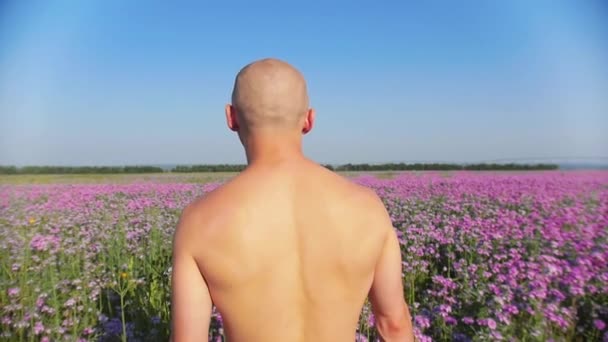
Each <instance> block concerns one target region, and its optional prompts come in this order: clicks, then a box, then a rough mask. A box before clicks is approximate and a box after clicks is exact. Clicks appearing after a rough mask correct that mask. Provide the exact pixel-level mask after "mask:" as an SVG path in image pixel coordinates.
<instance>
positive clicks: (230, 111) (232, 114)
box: [225, 104, 239, 132]
mask: <svg viewBox="0 0 608 342" xmlns="http://www.w3.org/2000/svg"><path fill="white" fill-rule="evenodd" d="M225 109H226V124H228V128H229V129H230V130H231V131H233V132H238V131H239V122H238V119H237V117H236V108H234V106H233V105H231V104H227V105H226V108H225Z"/></svg>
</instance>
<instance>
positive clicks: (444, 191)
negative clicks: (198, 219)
mask: <svg viewBox="0 0 608 342" xmlns="http://www.w3.org/2000/svg"><path fill="white" fill-rule="evenodd" d="M355 181H356V182H358V183H360V184H363V185H366V186H369V187H371V188H373V189H374V190H376V192H377V193H378V194H379V195H380V196H381V197H382V198H383V200H384V202H385V204H386V206H387V209H388V211H389V213H390V215H391V218H392V220H393V224H394V226H395V228H396V229H397V234H398V235H399V237H400V241H401V245H402V254H403V282H404V285H405V294H406V298H407V300H408V303H409V305H410V310H411V312H412V316H413V318H414V326H415V333H416V335H417V337H418V338H419V340H421V341H431V340H438V341H471V340H472V341H495V340H516V341H524V340H525V341H547V340H551V339H553V340H555V341H562V340H564V341H571V340H581V341H602V340H603V341H608V327H607V325H608V172H599V171H597V172H591V171H586V172H557V171H552V172H531V173H466V172H462V173H453V174H450V175H445V174H437V173H423V174H414V173H406V174H403V175H400V176H397V177H395V178H392V179H378V178H374V177H372V176H363V177H359V178H356V179H355ZM216 186H217V184H216V183H209V184H188V183H162V184H161V183H143V182H142V183H138V182H136V183H130V184H81V185H70V184H55V185H1V186H0V340H3V341H5V340H6V341H63V340H66V341H76V340H81V341H121V340H129V341H156V340H158V341H166V340H167V339H168V336H169V320H170V316H169V311H170V288H169V285H170V283H169V279H170V272H171V268H170V266H171V241H172V235H173V231H174V228H175V225H176V223H177V219H178V216H179V214H180V211H181V209H182V208H183V207H184V206H185V205H186V204H187V203H189V202H190V201H191V200H193V199H194V198H195V197H197V196H200V195H202V194H204V193H205V192H207V191H210V190H212V189H213V188H214V187H216ZM213 317H214V318H213V322H212V331H211V333H210V340H213V341H216V340H220V341H221V340H222V329H221V317H220V315H219V313H217V312H215V313H214V316H213ZM373 326H374V318H373V316H372V315H371V313H370V310H369V307H368V306H366V307H364V309H363V312H362V314H361V321H360V327H359V331H358V334H357V340H359V341H367V340H369V341H375V340H376V335H375V331H374V328H373Z"/></svg>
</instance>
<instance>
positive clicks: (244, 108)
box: [171, 59, 414, 342]
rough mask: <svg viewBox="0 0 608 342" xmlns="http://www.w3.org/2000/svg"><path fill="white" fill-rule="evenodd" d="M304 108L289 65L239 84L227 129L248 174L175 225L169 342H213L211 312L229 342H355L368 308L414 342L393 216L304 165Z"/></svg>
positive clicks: (257, 66)
mask: <svg viewBox="0 0 608 342" xmlns="http://www.w3.org/2000/svg"><path fill="white" fill-rule="evenodd" d="M308 102H309V100H308V95H307V89H306V83H305V81H304V77H303V76H302V75H301V73H300V72H299V71H298V70H296V69H295V68H294V67H292V66H291V65H289V64H287V63H285V62H283V61H280V60H276V59H263V60H259V61H256V62H254V63H251V64H249V65H247V66H246V67H245V68H243V69H242V70H241V71H240V72H239V74H238V75H237V78H236V80H235V85H234V90H233V96H232V104H229V105H227V106H226V119H227V124H228V127H229V128H230V129H231V130H232V131H234V132H237V133H238V136H239V138H240V140H241V142H242V144H243V146H244V148H245V152H246V155H247V161H248V166H247V168H246V169H245V170H244V171H243V172H241V173H240V174H239V175H238V176H236V177H234V178H233V179H231V180H229V181H228V182H226V183H225V184H223V185H222V186H221V187H219V188H218V189H216V190H214V191H212V192H210V193H208V194H206V195H204V196H203V197H201V198H199V199H197V200H195V201H194V202H192V203H191V204H190V205H188V206H187V207H186V208H185V209H184V211H183V213H182V215H181V217H180V221H179V224H178V227H177V230H176V232H175V237H174V244H173V272H172V280H171V284H172V298H171V300H172V303H171V304H172V305H171V312H172V337H171V338H172V341H175V342H187V341H197V342H199V341H206V340H207V339H208V333H209V323H210V318H211V308H212V304H214V305H215V306H216V307H217V309H218V310H219V312H220V313H221V314H222V318H223V323H224V331H225V334H226V336H227V340H228V341H230V342H240V341H247V342H252V341H254V342H255V341H264V342H265V341H331V342H335V341H348V342H352V341H354V339H355V330H356V327H357V322H358V318H359V315H360V312H361V308H362V306H363V304H364V301H365V299H366V298H369V299H370V301H371V303H372V308H373V312H374V314H375V317H376V327H377V329H378V332H379V333H380V335H381V336H382V338H383V340H384V341H413V340H414V336H413V332H412V325H411V317H410V313H409V310H408V307H407V304H406V302H405V299H404V296H403V291H404V289H403V283H402V275H401V251H400V247H399V243H398V240H397V237H396V234H395V231H394V229H393V227H392V224H391V221H390V218H389V215H388V214H387V212H386V209H385V207H384V205H383V203H382V202H381V200H380V199H379V198H378V196H377V195H376V194H375V193H374V192H373V191H371V190H369V189H367V188H365V187H362V186H359V185H356V184H354V183H353V182H351V181H349V180H348V179H346V178H344V177H342V176H340V175H337V174H335V173H333V172H331V171H329V170H327V169H326V168H325V167H323V166H320V165H318V164H316V163H314V162H313V161H311V160H309V159H307V158H306V157H305V156H304V155H303V153H302V135H304V134H306V133H308V132H309V131H310V130H311V129H312V127H313V124H314V119H315V112H314V110H312V109H309V107H308Z"/></svg>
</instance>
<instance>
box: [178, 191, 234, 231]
mask: <svg viewBox="0 0 608 342" xmlns="http://www.w3.org/2000/svg"><path fill="white" fill-rule="evenodd" d="M225 186H226V185H225V184H223V185H220V186H219V187H217V188H215V189H214V190H211V191H209V192H207V193H205V194H203V195H201V196H199V197H197V198H196V199H194V200H193V201H191V202H190V203H188V205H186V207H184V209H183V210H182V212H181V215H180V218H179V223H178V226H177V230H178V231H180V230H181V231H182V232H183V234H185V235H192V234H197V233H201V232H204V231H205V230H209V229H212V228H213V226H214V225H215V222H216V221H217V220H218V218H219V217H220V216H221V215H223V211H225V210H226V208H227V205H226V204H225V203H224V204H222V202H225V200H224V199H223V197H225V195H224V193H225Z"/></svg>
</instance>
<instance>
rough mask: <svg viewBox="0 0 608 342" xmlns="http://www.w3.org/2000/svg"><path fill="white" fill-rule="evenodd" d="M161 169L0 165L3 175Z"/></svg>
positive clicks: (155, 169) (153, 168) (157, 169)
mask: <svg viewBox="0 0 608 342" xmlns="http://www.w3.org/2000/svg"><path fill="white" fill-rule="evenodd" d="M157 172H163V169H162V168H160V167H156V166H145V165H144V166H23V167H15V166H0V174H4V175H11V174H12V175H16V174H20V175H48V174H110V173H157Z"/></svg>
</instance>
